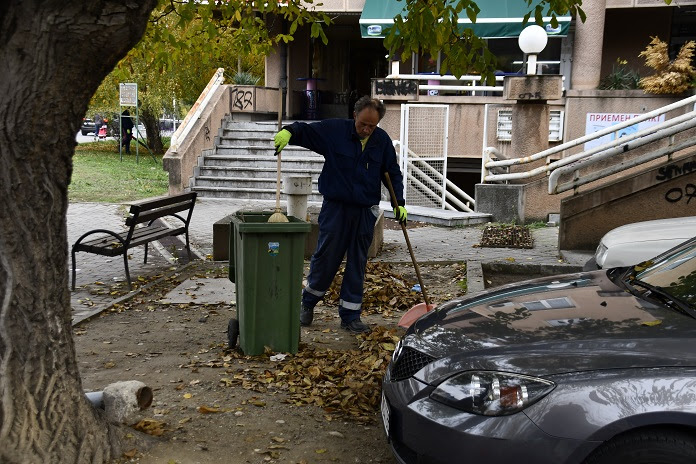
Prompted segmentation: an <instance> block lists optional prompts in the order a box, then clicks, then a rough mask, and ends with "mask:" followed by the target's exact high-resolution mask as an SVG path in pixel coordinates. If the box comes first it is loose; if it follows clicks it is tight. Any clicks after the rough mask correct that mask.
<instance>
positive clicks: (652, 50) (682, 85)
mask: <svg viewBox="0 0 696 464" xmlns="http://www.w3.org/2000/svg"><path fill="white" fill-rule="evenodd" d="M695 48H696V42H694V41H693V40H690V41H688V42H686V43H685V44H684V45H682V47H681V48H680V49H679V53H678V54H677V57H676V58H675V59H674V60H673V61H670V60H669V54H668V50H667V44H666V43H665V42H663V41H662V40H660V39H659V38H657V37H653V38H652V41H651V42H650V44H649V45H648V47H647V48H646V49H645V50H643V51H642V52H640V54H639V55H638V56H640V57H644V58H645V65H646V66H648V67H649V68H652V69H654V70H655V74H653V75H652V76H647V77H644V78H643V79H641V80H640V86H641V87H642V88H643V90H645V91H646V92H647V93H657V94H665V93H667V94H669V93H682V92H685V91H687V90H689V89H690V88H692V87H694V80H695V79H696V70H695V69H694V67H693V66H692V65H691V60H692V58H693V56H694V49H695Z"/></svg>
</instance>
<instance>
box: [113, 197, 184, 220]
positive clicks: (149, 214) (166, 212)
mask: <svg viewBox="0 0 696 464" xmlns="http://www.w3.org/2000/svg"><path fill="white" fill-rule="evenodd" d="M191 208H192V203H191V202H190V201H187V202H184V203H176V204H174V205H171V206H166V207H162V208H157V209H152V210H146V211H144V212H143V211H141V212H140V214H136V215H132V216H129V217H128V219H126V225H127V226H130V225H133V224H143V223H146V222H150V221H152V220H153V219H159V218H162V217H165V216H171V215H172V214H174V213H178V212H180V211H186V210H189V209H191Z"/></svg>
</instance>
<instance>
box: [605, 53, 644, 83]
mask: <svg viewBox="0 0 696 464" xmlns="http://www.w3.org/2000/svg"><path fill="white" fill-rule="evenodd" d="M639 81H640V76H639V75H638V73H637V72H636V71H634V70H633V69H629V68H628V62H627V61H626V60H622V59H621V58H617V59H616V63H614V65H613V66H612V68H611V73H609V74H608V75H606V76H605V77H604V78H603V79H602V81H601V82H600V83H599V89H601V90H630V89H637V88H638V82H639Z"/></svg>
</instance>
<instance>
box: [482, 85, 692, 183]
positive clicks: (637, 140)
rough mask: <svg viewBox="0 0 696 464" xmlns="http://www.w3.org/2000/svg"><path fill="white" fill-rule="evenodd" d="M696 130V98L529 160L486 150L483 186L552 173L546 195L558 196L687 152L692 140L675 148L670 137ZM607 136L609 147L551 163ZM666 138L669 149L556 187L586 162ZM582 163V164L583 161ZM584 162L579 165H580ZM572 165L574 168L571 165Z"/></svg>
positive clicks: (597, 148)
mask: <svg viewBox="0 0 696 464" xmlns="http://www.w3.org/2000/svg"><path fill="white" fill-rule="evenodd" d="M688 105H694V108H693V110H692V111H690V112H688V113H686V114H683V115H680V116H677V117H675V118H672V119H669V120H667V121H664V122H661V123H659V124H655V125H653V126H650V127H648V128H645V129H643V130H640V131H638V132H635V133H633V134H630V135H626V136H623V137H620V138H619V131H621V130H622V129H625V128H626V127H630V126H633V125H636V124H639V123H641V122H643V121H648V120H651V119H654V118H659V117H660V116H662V115H663V114H666V113H668V112H669V111H673V110H676V109H680V108H684V107H686V106H688ZM693 127H696V95H695V96H692V97H689V98H685V99H683V100H680V101H678V102H675V103H672V104H669V105H666V106H664V107H662V108H658V109H656V110H653V111H650V112H648V113H645V114H643V115H641V116H638V117H636V118H633V119H629V120H627V121H625V122H622V123H620V124H616V125H614V126H610V127H607V128H606V129H603V130H600V131H598V132H595V133H593V134H588V135H585V136H583V137H580V138H578V139H575V140H572V141H570V142H566V143H564V144H561V145H558V146H556V147H553V148H549V149H548V150H544V151H541V152H539V153H536V154H534V155H532V156H527V157H524V158H513V159H506V160H496V159H495V158H496V157H498V156H499V152H498V150H497V149H495V148H493V147H487V148H486V149H484V152H483V158H482V176H481V178H482V182H483V183H486V182H501V181H509V180H519V179H529V178H532V177H535V176H537V175H539V174H543V173H551V175H550V177H549V193H550V194H556V193H560V192H562V191H565V190H569V189H571V188H574V187H577V186H579V185H584V184H586V183H589V182H593V181H595V180H598V179H600V178H602V177H604V176H607V175H611V174H613V173H616V172H619V171H621V170H624V169H626V168H628V167H634V166H637V165H639V164H643V163H646V162H648V161H651V160H653V159H656V158H659V157H660V156H665V155H669V154H671V153H674V152H676V151H679V150H681V149H683V148H687V147H689V146H692V145H696V140H694V138H692V139H691V140H687V141H686V142H683V143H680V144H678V145H674V139H673V136H674V135H675V134H677V133H679V132H683V131H685V130H687V129H690V128H693ZM609 134H615V140H613V141H610V142H608V143H605V144H602V145H599V146H597V147H594V148H592V149H589V150H585V151H582V152H580V153H577V154H575V155H572V156H568V157H565V158H561V159H560V160H558V161H554V162H550V161H549V160H550V157H552V156H554V155H556V156H561V155H562V154H563V152H565V151H566V150H568V149H571V148H574V147H577V146H580V145H583V144H585V143H586V142H591V141H594V140H597V139H599V138H601V137H604V136H606V135H609ZM667 137H669V147H667V148H663V149H659V150H656V151H654V152H652V153H649V154H646V155H642V156H640V157H636V158H634V159H632V160H629V161H628V162H626V163H628V164H626V163H624V164H621V165H618V166H614V167H610V168H607V169H604V170H602V171H598V172H595V173H591V174H588V175H585V176H583V177H580V176H577V175H576V178H575V179H574V180H573V181H572V182H570V183H568V184H564V185H563V187H562V188H563V190H559V187H558V186H557V182H558V178H559V177H560V176H561V175H562V174H563V173H566V172H570V171H576V172H577V170H578V169H579V168H580V167H583V166H587V163H588V162H591V163H595V162H599V161H602V160H604V159H606V158H608V157H611V156H613V155H616V154H619V153H623V152H625V151H628V150H630V149H633V148H636V147H639V146H643V145H645V144H648V143H651V142H654V141H657V140H661V139H664V138H667ZM544 158H545V159H546V160H547V164H546V165H544V166H539V167H537V168H534V169H530V170H528V171H523V172H516V173H503V174H496V173H494V172H493V171H498V170H500V169H509V167H510V166H518V165H522V164H527V163H532V162H534V161H537V160H540V159H544ZM589 159H592V161H587V160H589ZM583 160H584V161H583ZM580 161H583V163H582V164H580V163H579V162H580ZM574 163H575V164H574ZM571 164H574V166H572V167H569V168H565V169H564V170H563V171H560V172H558V174H554V172H555V171H556V170H558V169H560V168H564V167H565V166H569V165H571Z"/></svg>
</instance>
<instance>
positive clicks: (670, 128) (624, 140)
mask: <svg viewBox="0 0 696 464" xmlns="http://www.w3.org/2000/svg"><path fill="white" fill-rule="evenodd" d="M695 118H696V112H694V111H692V112H690V113H686V114H683V115H681V116H677V117H676V118H673V119H669V120H667V121H664V122H662V123H660V124H656V125H654V126H651V127H648V128H646V129H643V130H641V131H639V132H636V133H634V134H631V135H627V136H624V137H621V138H619V139H615V140H612V141H611V142H607V143H605V144H603V145H599V146H597V147H595V148H592V149H590V150H586V151H583V152H580V153H577V154H575V155H572V156H568V157H566V158H561V159H560V160H558V161H554V162H552V163H548V164H546V165H544V166H539V167H537V168H535V169H531V170H529V171H524V172H515V173H509V174H491V175H487V176H486V177H485V178H484V180H485V181H491V180H513V179H529V178H531V177H534V176H537V175H539V174H543V173H546V172H551V171H553V170H554V169H558V168H560V167H562V166H567V165H569V164H571V163H575V162H577V161H579V160H582V159H586V158H590V157H593V156H594V155H596V154H598V153H602V152H604V151H608V150H611V149H613V148H616V147H619V149H618V150H617V153H621V152H623V151H626V150H627V149H628V148H627V147H628V143H629V142H632V141H634V140H638V139H643V142H642V143H640V144H639V145H638V146H640V145H645V144H646V143H649V142H654V141H656V140H660V139H662V138H664V137H666V136H669V135H674V134H676V133H678V132H682V131H684V130H686V129H689V128H690V127H689V125H688V123H689V122H690V121H693V120H694V119H695ZM682 123H686V125H682ZM655 134H658V135H655ZM486 153H490V150H487V152H486ZM542 153H543V152H542ZM484 156H485V155H484ZM534 157H536V155H533V156H529V157H527V158H529V159H531V158H534ZM519 159H524V158H517V159H516V160H519ZM536 159H538V158H536ZM505 161H515V160H505ZM514 164H521V163H503V162H501V161H491V162H488V163H486V167H496V166H498V167H500V166H512V165H514Z"/></svg>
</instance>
